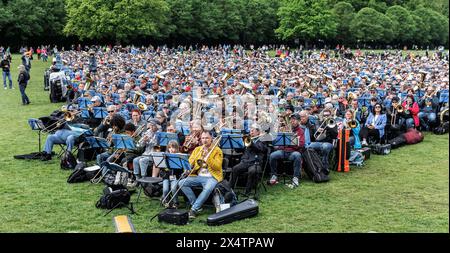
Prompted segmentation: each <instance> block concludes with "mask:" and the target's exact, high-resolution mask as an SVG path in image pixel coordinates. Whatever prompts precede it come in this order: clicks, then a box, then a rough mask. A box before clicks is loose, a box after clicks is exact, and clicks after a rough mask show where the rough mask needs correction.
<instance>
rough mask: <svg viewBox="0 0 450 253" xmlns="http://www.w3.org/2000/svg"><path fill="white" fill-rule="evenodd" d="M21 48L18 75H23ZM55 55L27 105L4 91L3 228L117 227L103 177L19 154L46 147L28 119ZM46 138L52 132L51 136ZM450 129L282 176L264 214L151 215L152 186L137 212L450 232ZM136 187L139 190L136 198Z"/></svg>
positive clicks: (257, 223) (264, 223) (162, 227)
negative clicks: (332, 166)
mask: <svg viewBox="0 0 450 253" xmlns="http://www.w3.org/2000/svg"><path fill="white" fill-rule="evenodd" d="M19 62H20V58H19V57H18V56H17V55H15V56H14V59H13V64H12V70H13V79H15V80H17V65H18V63H19ZM46 65H49V64H43V63H41V62H37V60H34V61H33V66H32V69H31V74H32V77H31V82H30V84H29V87H28V89H27V92H28V94H29V97H30V100H31V105H29V106H22V104H21V99H20V93H19V90H18V87H17V81H15V83H14V85H15V87H16V89H15V90H3V89H1V90H0V98H1V99H0V108H1V110H0V119H1V120H0V129H1V132H0V146H1V148H0V192H1V194H0V203H1V205H0V232H114V226H113V223H112V217H113V216H114V215H119V214H128V210H126V209H120V210H115V211H113V212H112V213H111V214H109V215H108V216H105V217H104V216H103V214H104V210H100V209H96V208H95V203H96V201H97V200H98V198H99V197H100V195H101V191H102V188H103V186H102V185H93V184H90V183H81V184H67V183H66V180H67V177H68V176H69V174H70V172H69V171H62V170H61V169H59V161H58V160H55V159H54V160H52V161H49V162H41V161H24V160H15V159H13V155H15V154H25V153H30V152H34V151H37V143H38V139H37V133H36V132H33V131H31V130H30V128H29V126H28V124H27V119H28V118H37V117H41V116H44V115H48V114H49V113H50V112H52V111H53V110H55V109H57V108H59V107H60V105H61V104H51V103H49V100H48V93H47V92H45V91H44V90H43V85H42V83H43V71H44V69H45V67H46ZM43 141H45V137H44V138H43ZM448 144H449V141H448V135H444V136H435V135H432V134H427V135H426V136H425V140H424V142H423V143H420V144H418V145H413V146H407V147H403V148H400V149H398V150H393V151H392V153H391V154H390V155H388V156H375V155H372V158H371V159H370V160H368V161H367V163H366V165H365V166H364V167H363V168H352V170H351V172H350V173H346V174H342V173H336V172H332V174H331V181H330V182H329V183H326V184H313V183H312V182H311V181H310V180H309V179H306V180H304V182H302V184H301V187H299V188H297V189H295V190H290V189H288V188H287V187H286V186H283V185H277V186H275V187H271V188H269V189H268V191H267V192H263V193H262V196H261V202H260V214H259V215H258V216H257V217H255V218H252V219H247V220H242V221H238V222H234V223H232V224H228V225H224V226H220V227H209V226H207V225H206V224H205V223H204V222H205V220H206V218H207V216H208V214H210V213H212V210H205V213H204V214H202V215H200V216H199V217H198V218H197V219H196V220H195V221H194V222H193V223H191V224H190V225H187V226H174V225H166V224H160V223H158V222H157V221H156V219H155V220H153V221H152V222H150V217H152V216H153V215H154V214H156V213H157V212H158V211H159V210H160V208H159V205H158V203H157V202H155V201H149V200H148V198H146V197H145V196H144V195H142V196H144V197H143V198H141V201H140V203H139V205H138V206H137V209H138V213H139V215H132V220H133V222H134V225H135V227H136V229H137V230H138V231H139V232H158V233H161V232H363V233H365V232H369V231H376V232H446V233H448V232H449V195H448V193H449V166H448ZM135 198H136V195H133V199H135Z"/></svg>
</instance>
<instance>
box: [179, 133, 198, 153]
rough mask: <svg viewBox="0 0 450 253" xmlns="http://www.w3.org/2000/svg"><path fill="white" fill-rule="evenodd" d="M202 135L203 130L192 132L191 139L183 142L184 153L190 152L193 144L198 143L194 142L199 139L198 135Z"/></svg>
mask: <svg viewBox="0 0 450 253" xmlns="http://www.w3.org/2000/svg"><path fill="white" fill-rule="evenodd" d="M200 135H201V131H195V132H192V134H191V135H190V136H189V140H188V141H187V142H185V143H184V144H183V146H182V147H181V151H182V152H183V153H187V152H189V150H190V149H191V148H192V147H191V145H193V144H196V143H194V140H197V139H198V137H200Z"/></svg>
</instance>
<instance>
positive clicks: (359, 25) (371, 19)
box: [350, 7, 394, 44]
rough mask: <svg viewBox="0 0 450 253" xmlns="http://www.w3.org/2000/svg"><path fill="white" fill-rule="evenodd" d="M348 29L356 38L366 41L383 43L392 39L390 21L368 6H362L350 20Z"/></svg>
mask: <svg viewBox="0 0 450 253" xmlns="http://www.w3.org/2000/svg"><path fill="white" fill-rule="evenodd" d="M350 31H351V32H352V33H353V34H354V36H355V37H356V39H359V40H361V41H363V42H368V43H380V44H385V43H389V42H391V40H392V39H393V35H394V34H393V31H392V21H391V20H390V19H389V18H388V17H386V15H384V14H382V13H380V12H378V11H376V10H374V9H372V8H369V7H366V8H362V9H361V10H360V11H359V12H358V13H357V14H356V15H355V18H354V19H353V20H352V22H351V24H350Z"/></svg>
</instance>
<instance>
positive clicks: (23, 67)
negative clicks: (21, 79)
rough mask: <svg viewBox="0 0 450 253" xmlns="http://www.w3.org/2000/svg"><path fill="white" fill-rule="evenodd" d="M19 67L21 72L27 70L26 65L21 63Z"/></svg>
mask: <svg viewBox="0 0 450 253" xmlns="http://www.w3.org/2000/svg"><path fill="white" fill-rule="evenodd" d="M18 69H19V73H23V72H26V69H25V66H24V65H23V64H20V65H19V67H18Z"/></svg>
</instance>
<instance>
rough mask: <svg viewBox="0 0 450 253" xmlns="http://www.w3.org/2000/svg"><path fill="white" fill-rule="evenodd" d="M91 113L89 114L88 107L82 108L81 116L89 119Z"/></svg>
mask: <svg viewBox="0 0 450 253" xmlns="http://www.w3.org/2000/svg"><path fill="white" fill-rule="evenodd" d="M90 117H91V115H89V111H88V110H87V109H81V118H83V119H88V118H90Z"/></svg>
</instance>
